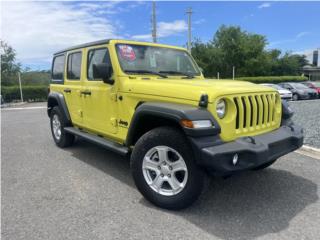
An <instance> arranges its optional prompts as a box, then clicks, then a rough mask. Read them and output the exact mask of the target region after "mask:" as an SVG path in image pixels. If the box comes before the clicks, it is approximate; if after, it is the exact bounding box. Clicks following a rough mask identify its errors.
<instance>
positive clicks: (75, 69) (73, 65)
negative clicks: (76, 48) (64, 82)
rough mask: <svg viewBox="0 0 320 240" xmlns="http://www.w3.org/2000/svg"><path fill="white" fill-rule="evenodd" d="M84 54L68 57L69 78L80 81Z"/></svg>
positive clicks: (73, 54) (72, 54) (79, 53)
mask: <svg viewBox="0 0 320 240" xmlns="http://www.w3.org/2000/svg"><path fill="white" fill-rule="evenodd" d="M81 58H82V53H81V52H76V53H71V54H69V55H68V65H67V78H68V79H70V80H80V75H81Z"/></svg>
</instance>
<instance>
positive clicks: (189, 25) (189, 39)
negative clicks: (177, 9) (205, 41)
mask: <svg viewBox="0 0 320 240" xmlns="http://www.w3.org/2000/svg"><path fill="white" fill-rule="evenodd" d="M192 13H193V12H192V8H191V7H190V8H189V9H187V11H186V14H188V51H189V52H191V15H192Z"/></svg>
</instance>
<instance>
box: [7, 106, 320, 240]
mask: <svg viewBox="0 0 320 240" xmlns="http://www.w3.org/2000/svg"><path fill="white" fill-rule="evenodd" d="M28 106H29V105H28ZM41 106H43V105H41V104H40V105H36V108H32V107H31V108H30V107H29V108H28V109H21V107H19V108H18V109H14V110H8V109H7V110H2V111H1V112H2V127H1V130H2V133H1V140H2V144H1V147H2V149H1V155H2V156H1V162H2V168H1V180H2V187H1V193H2V205H1V210H2V229H1V231H2V239H5V240H9V239H11V240H19V239H23V240H28V239H30V240H37V239H41V240H43V239H46V240H51V239H52V240H58V239H61V240H68V239H86V240H88V239H92V240H93V239H94V240H96V239H193V240H194V239H201V240H202V239H246V240H249V239H320V234H319V229H320V201H319V185H320V171H319V169H320V160H317V159H314V158H311V157H307V156H304V155H300V154H298V153H291V154H289V155H287V156H285V157H282V158H281V159H279V160H278V161H277V162H276V163H275V164H274V165H273V166H272V167H271V168H269V169H266V170H263V171H256V172H247V173H244V174H241V175H237V176H234V177H231V178H228V179H219V178H210V179H209V181H208V184H207V187H206V189H205V191H204V192H203V194H202V195H201V197H200V199H199V201H197V202H196V203H195V204H194V205H193V206H191V207H190V208H188V209H186V210H183V211H178V212H176V211H166V210H162V209H159V208H157V207H154V206H153V205H151V204H150V203H149V202H147V201H146V200H145V199H144V198H143V197H142V196H141V195H140V193H139V192H138V191H137V190H136V188H135V186H134V183H133V180H132V178H131V175H130V168H129V161H128V160H127V159H125V158H122V157H119V156H118V155H116V154H113V153H111V152H109V151H107V150H105V149H103V148H100V147H98V146H95V145H93V144H90V143H88V142H85V141H83V140H82V141H80V140H78V141H77V142H76V143H75V145H74V146H72V147H70V148H66V149H59V148H58V147H56V146H55V144H54V142H53V140H52V137H51V133H50V129H49V119H48V117H47V115H46V109H45V108H39V107H41ZM22 108H23V107H22ZM313 127H314V126H313Z"/></svg>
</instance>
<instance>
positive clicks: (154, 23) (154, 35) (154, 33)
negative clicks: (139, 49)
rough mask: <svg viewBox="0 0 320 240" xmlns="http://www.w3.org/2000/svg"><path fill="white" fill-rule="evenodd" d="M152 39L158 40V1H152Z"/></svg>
mask: <svg viewBox="0 0 320 240" xmlns="http://www.w3.org/2000/svg"><path fill="white" fill-rule="evenodd" d="M152 39H153V42H154V43H156V42H157V19H156V2H155V1H153V2H152Z"/></svg>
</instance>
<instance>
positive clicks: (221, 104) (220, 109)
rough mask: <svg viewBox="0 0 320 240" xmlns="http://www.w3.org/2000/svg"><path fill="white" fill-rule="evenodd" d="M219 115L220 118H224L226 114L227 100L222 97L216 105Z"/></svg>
mask: <svg viewBox="0 0 320 240" xmlns="http://www.w3.org/2000/svg"><path fill="white" fill-rule="evenodd" d="M216 111H217V115H218V117H219V118H224V116H225V115H226V101H225V100H223V99H220V100H219V102H218V103H217V106H216Z"/></svg>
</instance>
